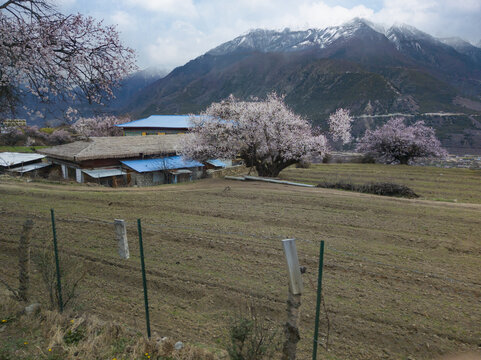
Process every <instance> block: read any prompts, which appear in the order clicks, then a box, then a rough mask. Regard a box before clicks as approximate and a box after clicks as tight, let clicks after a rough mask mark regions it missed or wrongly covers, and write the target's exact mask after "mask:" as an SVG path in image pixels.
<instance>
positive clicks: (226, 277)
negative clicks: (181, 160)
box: [0, 164, 481, 359]
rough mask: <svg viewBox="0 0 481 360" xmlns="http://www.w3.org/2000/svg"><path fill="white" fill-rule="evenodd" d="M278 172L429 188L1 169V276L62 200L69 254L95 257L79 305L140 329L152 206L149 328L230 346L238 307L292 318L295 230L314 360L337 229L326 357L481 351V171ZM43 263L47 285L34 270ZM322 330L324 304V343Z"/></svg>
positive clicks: (307, 344)
mask: <svg viewBox="0 0 481 360" xmlns="http://www.w3.org/2000/svg"><path fill="white" fill-rule="evenodd" d="M441 174H442V175H441ZM281 175H282V177H283V178H285V179H289V180H295V181H301V182H310V183H318V182H321V181H325V180H349V179H350V180H352V181H353V182H365V181H384V180H386V181H388V180H389V181H393V180H394V181H396V182H398V183H403V184H405V185H408V186H410V187H412V188H413V190H414V191H416V192H418V193H419V194H420V195H421V196H422V197H421V198H420V199H416V200H407V199H397V198H387V197H379V196H373V195H366V194H358V193H350V192H346V191H335V190H327V189H319V188H298V187H289V186H287V185H277V184H265V183H256V182H234V181H226V180H202V181H197V182H194V183H190V184H179V185H164V186H158V187H152V188H128V189H107V188H101V187H88V186H78V185H76V186H70V185H67V186H65V185H62V186H60V185H55V184H46V183H41V182H29V183H27V182H25V181H24V180H11V179H8V178H6V177H2V178H1V179H0V196H1V201H0V220H1V224H2V229H1V231H0V262H1V264H2V275H1V276H2V277H5V278H7V279H9V281H10V282H11V283H13V282H14V279H15V277H16V266H17V259H16V256H15V254H16V248H17V242H18V237H19V232H20V229H21V226H22V223H23V222H24V220H25V218H26V217H27V216H33V217H34V221H35V228H34V238H33V244H34V249H33V252H35V251H39V249H41V247H42V242H43V241H44V240H48V241H51V228H50V222H49V209H50V208H55V211H56V215H57V232H58V237H59V244H60V248H61V251H62V253H63V254H65V255H69V256H71V257H73V258H75V259H78V260H81V262H82V263H83V264H84V266H85V268H86V269H87V270H88V276H87V279H86V281H85V283H84V285H83V291H82V293H81V294H80V296H79V298H78V301H77V303H76V304H75V307H74V310H75V311H78V312H88V313H90V314H96V315H97V316H99V317H100V318H102V319H105V320H112V319H114V320H116V321H119V322H122V323H125V324H128V326H130V327H132V328H134V329H138V330H139V331H144V328H145V326H144V317H143V295H142V282H141V274H140V260H139V257H138V245H137V238H136V236H137V231H136V219H137V218H141V219H142V223H143V235H144V251H145V253H146V267H147V270H148V273H147V278H148V284H149V298H150V305H151V308H150V311H151V323H152V327H153V330H154V331H155V332H156V333H157V334H159V335H160V336H168V337H171V338H173V339H176V340H177V339H178V340H182V341H184V342H187V343H190V344H203V345H202V346H208V347H210V348H218V349H222V348H225V344H226V342H227V328H228V324H229V323H230V321H231V318H232V316H235V315H236V314H238V313H239V311H241V309H243V308H245V306H246V304H253V305H254V306H255V307H256V309H257V312H258V313H260V314H262V315H263V316H264V317H265V320H266V322H267V323H268V324H270V325H271V326H273V327H276V326H279V325H282V323H283V322H284V321H285V318H286V305H285V302H286V299H287V271H286V265H285V259H284V255H283V252H282V246H281V239H284V238H296V239H297V247H298V252H299V258H300V262H301V265H304V266H306V267H307V273H306V274H305V275H303V276H304V282H305V291H304V294H303V295H302V307H301V314H302V315H301V341H300V342H299V352H300V353H299V357H298V358H299V359H309V358H310V357H311V355H310V354H311V349H312V334H313V329H314V314H315V296H316V295H315V283H316V274H317V261H318V252H319V241H320V240H325V241H326V253H325V268H324V270H325V272H324V288H323V292H324V295H325V302H326V307H327V312H328V316H329V321H330V327H331V332H330V337H329V343H330V344H329V351H326V350H324V349H323V348H322V347H321V349H320V358H323V359H407V358H408V357H410V358H412V359H436V358H437V357H438V356H440V355H442V354H447V353H454V352H461V351H479V347H480V339H481V325H480V324H481V302H480V299H481V280H480V279H481V205H480V198H481V171H473V170H471V171H468V170H462V169H437V168H422V167H401V166H399V167H393V166H381V165H359V164H357V165H350V164H340V165H318V166H314V167H312V168H310V169H296V168H289V169H286V170H285V171H284V172H283V173H282V174H281ZM433 200H435V201H433ZM116 218H121V219H125V220H126V221H127V224H128V236H129V245H130V253H131V259H129V260H120V259H118V256H117V253H116V251H117V250H116V242H115V238H114V230H113V224H112V223H113V219H116ZM33 277H34V280H35V281H34V282H35V284H36V289H35V294H37V295H36V296H37V298H39V297H41V296H42V295H41V287H40V285H39V280H38V274H34V275H33ZM7 315H8V314H7ZM0 316H6V315H5V314H0ZM326 328H327V327H326V320H325V317H324V315H323V316H321V334H322V339H321V342H323V343H324V342H325V339H326ZM1 346H2V339H1V337H0V347H1Z"/></svg>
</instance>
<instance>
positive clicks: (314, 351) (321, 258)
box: [312, 240, 324, 360]
mask: <svg viewBox="0 0 481 360" xmlns="http://www.w3.org/2000/svg"><path fill="white" fill-rule="evenodd" d="M323 265H324V240H322V241H321V248H320V252H319V272H318V275H317V303H316V323H315V327H314V346H313V349H312V360H316V359H317V341H318V337H319V315H320V312H321V290H322V267H323Z"/></svg>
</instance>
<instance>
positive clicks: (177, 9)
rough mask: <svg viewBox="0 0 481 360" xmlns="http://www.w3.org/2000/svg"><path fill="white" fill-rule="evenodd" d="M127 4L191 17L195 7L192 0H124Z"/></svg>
mask: <svg viewBox="0 0 481 360" xmlns="http://www.w3.org/2000/svg"><path fill="white" fill-rule="evenodd" d="M124 3H125V4H126V5H127V6H130V7H133V8H141V9H144V10H147V11H153V12H156V13H164V14H170V15H177V16H184V17H193V16H196V14H197V12H196V7H195V5H194V3H193V2H192V0H124Z"/></svg>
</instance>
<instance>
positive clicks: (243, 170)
mask: <svg viewBox="0 0 481 360" xmlns="http://www.w3.org/2000/svg"><path fill="white" fill-rule="evenodd" d="M248 172H249V168H247V167H246V166H245V165H237V166H232V167H228V168H225V169H220V170H207V172H206V177H207V178H210V179H218V178H223V177H224V176H236V175H242V174H247V173H248Z"/></svg>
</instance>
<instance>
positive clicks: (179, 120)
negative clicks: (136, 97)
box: [115, 115, 198, 136]
mask: <svg viewBox="0 0 481 360" xmlns="http://www.w3.org/2000/svg"><path fill="white" fill-rule="evenodd" d="M192 116H198V115H151V116H149V117H148V118H145V119H140V120H135V121H131V122H128V123H125V124H119V125H115V126H118V127H120V128H121V129H122V130H123V132H124V136H145V135H168V134H183V133H186V132H187V131H188V130H189V127H190V125H189V119H190V118H191V117H192Z"/></svg>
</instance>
